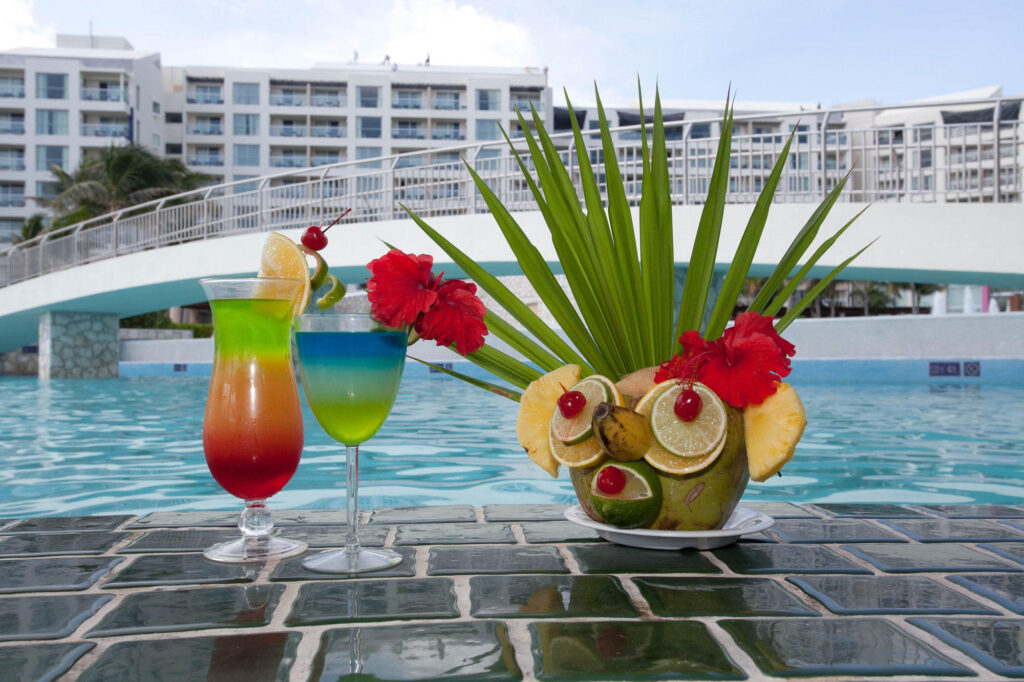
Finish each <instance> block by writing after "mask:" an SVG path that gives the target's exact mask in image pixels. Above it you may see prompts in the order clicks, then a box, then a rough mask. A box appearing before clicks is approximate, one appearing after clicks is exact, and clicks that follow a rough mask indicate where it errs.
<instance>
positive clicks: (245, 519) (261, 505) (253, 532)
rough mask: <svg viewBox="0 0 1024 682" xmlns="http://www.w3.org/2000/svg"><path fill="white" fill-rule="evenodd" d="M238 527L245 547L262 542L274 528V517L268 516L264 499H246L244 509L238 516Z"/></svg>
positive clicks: (268, 512)
mask: <svg viewBox="0 0 1024 682" xmlns="http://www.w3.org/2000/svg"><path fill="white" fill-rule="evenodd" d="M238 529H239V530H240V531H242V539H243V540H244V541H245V544H246V546H247V547H250V546H253V545H255V544H256V543H258V542H263V541H265V540H266V538H268V537H269V536H270V532H271V531H272V530H273V529H274V519H273V518H272V517H271V516H270V510H269V509H268V508H267V501H266V500H246V501H245V509H243V510H242V513H241V515H240V516H239V517H238Z"/></svg>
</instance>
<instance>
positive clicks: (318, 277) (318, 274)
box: [299, 246, 327, 291]
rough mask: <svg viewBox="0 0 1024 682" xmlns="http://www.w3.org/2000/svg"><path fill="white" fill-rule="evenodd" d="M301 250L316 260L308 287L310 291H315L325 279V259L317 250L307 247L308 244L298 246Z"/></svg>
mask: <svg viewBox="0 0 1024 682" xmlns="http://www.w3.org/2000/svg"><path fill="white" fill-rule="evenodd" d="M299 248H301V249H302V251H303V252H304V253H305V254H306V255H309V256H312V257H313V260H315V261H316V270H314V271H313V277H312V278H311V279H310V280H309V288H310V289H311V290H312V291H316V290H317V289H319V288H320V287H322V286H323V285H324V282H325V281H326V280H327V261H325V260H324V257H323V256H321V255H320V254H319V253H318V252H317V251H314V250H313V249H311V248H309V247H308V246H301V247H299Z"/></svg>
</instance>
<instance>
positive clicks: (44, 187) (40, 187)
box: [36, 180, 60, 199]
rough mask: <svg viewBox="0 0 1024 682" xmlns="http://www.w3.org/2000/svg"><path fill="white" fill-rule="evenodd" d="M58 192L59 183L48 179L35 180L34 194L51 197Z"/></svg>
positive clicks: (46, 197) (40, 196)
mask: <svg viewBox="0 0 1024 682" xmlns="http://www.w3.org/2000/svg"><path fill="white" fill-rule="evenodd" d="M59 193H60V185H58V184H57V183H56V182H51V181H48V180H39V181H37V182H36V196H37V197H39V198H41V199H53V198H54V197H56V196H57V195H58V194H59Z"/></svg>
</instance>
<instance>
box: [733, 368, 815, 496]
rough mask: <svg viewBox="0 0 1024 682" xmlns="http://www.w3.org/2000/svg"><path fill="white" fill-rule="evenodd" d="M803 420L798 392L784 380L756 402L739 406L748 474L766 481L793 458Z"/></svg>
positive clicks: (802, 410)
mask: <svg viewBox="0 0 1024 682" xmlns="http://www.w3.org/2000/svg"><path fill="white" fill-rule="evenodd" d="M806 424H807V414H806V413H805V412H804V405H803V403H801V402H800V396H798V395H797V394H796V390H795V389H794V388H793V387H792V386H790V385H789V384H786V383H779V388H778V390H777V391H775V393H773V394H772V395H770V396H768V397H767V398H766V399H765V401H764V402H763V403H761V404H760V405H751V406H750V407H748V408H747V409H745V410H743V428H744V431H745V432H746V433H745V435H746V440H747V464H748V466H749V468H750V478H752V479H753V480H755V481H766V480H768V479H769V478H770V477H772V476H774V475H775V474H777V473H778V472H779V469H781V468H782V467H783V465H784V464H785V463H786V462H788V461H789V460H790V459H792V458H793V451H794V450H796V444H797V442H798V441H799V440H800V436H802V435H803V434H804V426H805V425H806Z"/></svg>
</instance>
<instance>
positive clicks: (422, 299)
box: [366, 249, 437, 327]
mask: <svg viewBox="0 0 1024 682" xmlns="http://www.w3.org/2000/svg"><path fill="white" fill-rule="evenodd" d="M433 264H434V259H433V258H432V257H431V256H428V255H420V256H415V255H413V254H411V253H403V252H401V251H399V250H398V249H392V250H391V251H388V252H387V253H386V254H384V255H383V256H381V257H380V258H377V259H376V260H372V261H370V263H369V264H368V265H367V266H366V267H368V268H369V269H370V272H372V273H373V275H372V276H371V277H370V280H369V281H368V282H367V283H366V297H367V298H368V299H369V301H370V305H371V309H372V310H373V316H374V317H375V318H376V319H377V320H378V321H379V322H381V323H383V324H386V325H388V326H389V327H404V326H406V325H410V324H413V323H414V322H415V321H416V318H417V317H418V316H419V315H420V314H421V313H425V312H427V311H428V310H430V308H431V306H433V305H434V304H435V303H436V302H437V292H436V291H435V289H436V288H437V287H436V283H435V282H434V278H433V275H431V273H430V268H431V266H432V265H433Z"/></svg>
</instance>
